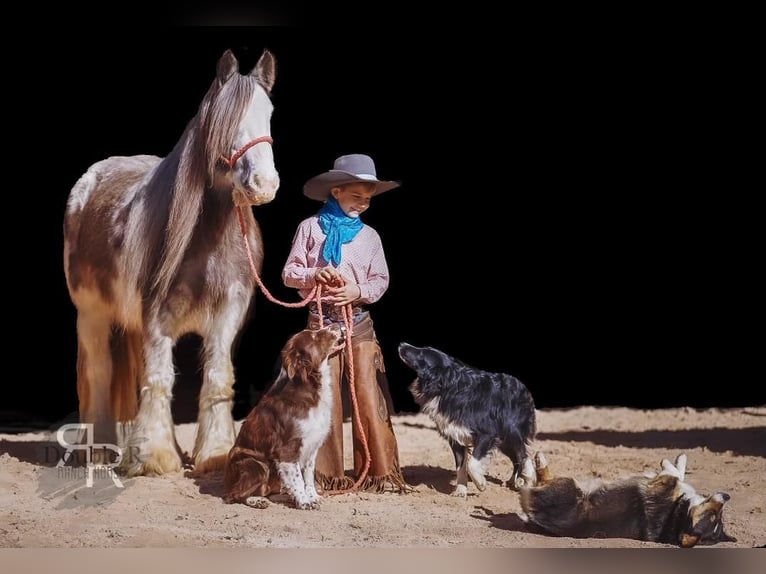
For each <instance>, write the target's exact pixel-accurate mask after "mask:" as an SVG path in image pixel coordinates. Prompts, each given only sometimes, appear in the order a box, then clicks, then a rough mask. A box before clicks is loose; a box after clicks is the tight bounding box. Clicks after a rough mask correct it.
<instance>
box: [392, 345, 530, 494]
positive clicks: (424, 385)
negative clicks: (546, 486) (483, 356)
mask: <svg viewBox="0 0 766 574" xmlns="http://www.w3.org/2000/svg"><path fill="white" fill-rule="evenodd" d="M399 357H400V358H401V359H402V361H403V362H404V363H405V364H406V365H407V366H409V367H410V368H411V369H412V370H414V371H415V373H416V374H417V378H416V379H415V381H414V382H413V383H412V384H411V385H410V386H409V389H410V392H411V393H412V395H413V397H414V398H415V402H416V403H417V404H418V405H419V406H420V410H421V412H423V413H426V414H428V415H429V416H430V417H431V420H433V421H434V422H435V423H436V428H437V429H438V430H439V433H441V435H442V436H443V437H444V438H445V439H447V442H448V443H449V445H450V447H451V448H452V453H453V455H454V457H455V466H456V469H457V480H456V486H455V490H454V491H453V492H452V495H453V496H460V497H465V496H466V494H467V491H468V477H470V478H471V480H472V481H473V483H474V484H475V485H476V488H478V489H479V490H484V489H485V487H486V484H487V481H486V478H485V476H484V475H485V472H486V466H487V463H488V459H489V456H490V455H491V454H492V453H493V451H495V449H497V450H500V452H502V453H503V454H505V455H506V456H507V457H508V458H510V459H511V461H512V462H513V467H514V470H513V475H512V476H511V478H510V480H509V481H508V482H509V485H510V486H511V488H514V489H518V488H519V487H520V486H521V485H523V484H533V483H534V480H535V470H534V465H533V464H532V461H531V459H530V457H529V446H530V444H531V442H532V441H533V440H534V437H535V433H536V430H537V427H536V418H535V403H534V400H533V399H532V395H531V393H530V392H529V390H528V389H527V387H526V386H525V385H524V384H523V383H522V382H521V381H520V380H518V379H517V378H516V377H514V376H512V375H508V374H504V373H490V372H488V371H482V370H480V369H477V368H475V367H471V366H469V365H466V364H465V363H463V362H462V361H460V360H458V359H455V358H454V357H451V356H450V355H447V354H446V353H444V352H442V351H440V350H438V349H434V348H433V347H414V346H413V345H410V344H408V343H400V344H399Z"/></svg>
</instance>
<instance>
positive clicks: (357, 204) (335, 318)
mask: <svg viewBox="0 0 766 574" xmlns="http://www.w3.org/2000/svg"><path fill="white" fill-rule="evenodd" d="M399 185H400V184H399V182H396V181H383V180H379V179H378V178H377V176H376V174H375V164H374V162H373V160H372V158H371V157H369V156H367V155H363V154H350V155H344V156H341V157H339V158H338V159H336V160H335V163H334V165H333V169H331V170H329V171H327V172H325V173H322V174H320V175H317V176H316V177H313V178H311V179H310V180H308V181H307V182H306V184H305V185H304V187H303V193H304V195H306V196H307V197H309V198H311V199H315V200H317V201H321V202H323V204H324V205H323V206H322V208H321V209H320V210H319V212H318V213H316V214H315V215H313V216H311V217H309V218H307V219H305V220H303V221H302V222H301V223H300V225H299V226H298V229H297V231H296V233H295V236H294V238H293V243H292V249H291V251H290V254H289V255H288V258H287V262H286V263H285V266H284V268H283V270H282V280H283V281H284V284H285V285H286V286H287V287H293V288H295V289H298V292H299V295H300V296H301V298H305V297H307V296H308V294H309V293H310V291H311V289H312V288H313V287H314V286H316V285H319V286H320V288H321V289H322V315H323V316H322V321H323V323H324V324H325V325H326V324H328V323H331V322H335V323H343V307H344V306H345V305H347V304H351V308H352V314H353V333H352V340H351V341H352V345H351V347H352V349H353V351H352V352H353V366H354V371H353V381H354V390H355V393H356V400H357V405H358V408H359V419H360V420H361V423H362V428H363V430H364V438H365V439H366V441H367V448H368V450H369V458H370V461H369V469H368V471H367V476H366V478H365V480H364V481H363V482H362V483H361V484H360V485H359V489H360V490H367V491H375V492H384V491H386V490H389V489H393V490H398V491H399V492H406V491H408V490H410V489H411V487H410V486H409V485H408V484H407V483H406V482H405V480H404V477H403V476H402V472H401V469H400V467H399V449H398V446H397V443H396V437H395V435H394V429H393V426H392V425H391V417H390V411H391V408H392V401H391V396H390V394H389V390H388V381H387V379H386V376H385V367H384V363H383V356H382V353H381V350H380V345H379V343H378V340H377V337H376V335H375V330H374V328H373V323H372V319H371V318H370V313H369V311H368V310H367V307H366V306H367V305H368V304H371V303H374V302H375V301H377V300H378V299H380V297H381V296H382V295H383V293H385V291H386V289H387V288H388V280H389V278H388V266H387V264H386V258H385V255H384V253H383V246H382V244H381V241H380V236H379V235H378V233H377V232H376V231H375V230H374V229H373V228H371V227H370V226H368V225H365V224H364V223H362V221H361V219H360V218H359V216H360V215H361V214H362V213H364V212H365V211H366V210H367V208H368V207H369V206H370V200H371V199H372V197H374V196H376V195H378V194H381V193H383V192H385V191H388V190H390V189H394V188H395V187H398V186H399ZM319 322H320V317H319V310H318V309H317V305H316V303H315V302H314V303H311V304H310V307H309V318H308V326H309V328H318V327H319ZM347 362H348V361H347V358H346V350H344V351H343V352H341V353H336V354H335V355H334V356H333V357H332V358H331V360H330V368H331V371H332V375H333V415H332V423H331V428H330V434H329V436H328V437H327V440H326V441H325V442H324V444H323V445H322V447H321V448H320V450H319V453H318V455H317V460H316V473H315V477H316V481H317V483H318V484H319V486H320V487H322V488H323V489H324V490H345V489H348V488H350V487H351V486H353V484H354V482H355V481H354V480H353V479H352V478H351V477H348V476H346V474H345V470H344V463H343V400H342V396H341V389H342V387H343V383H344V382H345V384H346V385H348V383H349V378H348V373H347ZM358 424H359V421H358V420H357V414H356V413H355V412H354V413H353V420H352V429H353V431H352V432H353V450H354V475H355V476H356V477H359V475H360V473H361V472H362V470H363V469H364V465H365V463H366V462H367V454H366V451H365V448H364V444H363V443H362V437H361V436H359V432H358V429H357V427H358Z"/></svg>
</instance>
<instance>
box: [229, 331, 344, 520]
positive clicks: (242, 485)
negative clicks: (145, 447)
mask: <svg viewBox="0 0 766 574" xmlns="http://www.w3.org/2000/svg"><path fill="white" fill-rule="evenodd" d="M341 343H342V333H341V330H340V328H339V327H338V326H337V325H330V326H328V327H324V328H322V329H304V330H303V331H300V332H298V333H296V334H294V335H293V336H292V337H290V339H288V341H287V343H286V344H285V346H284V347H283V348H282V352H281V359H282V367H281V370H280V373H279V375H278V376H277V378H276V379H275V380H274V382H273V383H272V385H271V386H270V387H269V389H268V390H267V391H266V393H265V394H264V395H263V396H262V397H261V399H260V400H259V401H258V404H256V405H255V407H253V409H252V411H250V414H249V415H248V416H247V418H246V419H245V420H244V421H243V423H242V427H241V428H240V430H239V434H238V435H237V440H236V442H235V443H234V446H233V447H232V449H231V451H230V452H229V455H228V458H227V461H226V467H225V469H224V489H225V494H224V500H225V501H226V502H229V503H234V502H242V503H244V504H247V505H248V506H252V507H254V508H265V507H266V506H268V499H267V497H268V496H269V495H271V494H277V493H279V492H280V491H284V492H286V493H287V494H288V495H289V496H290V498H291V499H292V501H293V502H294V504H295V506H296V507H297V508H300V509H314V508H318V506H319V501H320V496H319V494H318V493H317V491H316V486H315V484H314V467H315V463H316V456H317V452H318V451H319V447H320V446H322V443H323V442H324V441H325V438H327V435H328V433H329V431H330V418H331V414H332V402H333V397H332V392H331V382H330V368H329V365H328V362H327V359H328V358H329V357H330V355H332V354H333V353H334V352H336V351H337V350H338V349H339V348H340V345H341Z"/></svg>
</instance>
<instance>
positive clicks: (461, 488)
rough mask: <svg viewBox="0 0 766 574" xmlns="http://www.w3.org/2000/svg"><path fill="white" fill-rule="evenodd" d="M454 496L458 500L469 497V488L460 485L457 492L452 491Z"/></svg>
mask: <svg viewBox="0 0 766 574" xmlns="http://www.w3.org/2000/svg"><path fill="white" fill-rule="evenodd" d="M452 496H456V497H457V498H465V497H466V496H468V487H467V486H466V485H465V484H458V485H457V486H456V487H455V490H453V491H452Z"/></svg>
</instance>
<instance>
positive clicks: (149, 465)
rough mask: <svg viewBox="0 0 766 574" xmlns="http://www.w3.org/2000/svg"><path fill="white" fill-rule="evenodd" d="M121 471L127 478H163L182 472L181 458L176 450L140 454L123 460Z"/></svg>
mask: <svg viewBox="0 0 766 574" xmlns="http://www.w3.org/2000/svg"><path fill="white" fill-rule="evenodd" d="M120 470H121V471H122V472H124V474H125V475H126V476H129V477H132V476H161V475H163V474H170V473H175V472H180V471H181V457H180V456H178V453H177V452H176V451H175V450H156V451H154V452H151V453H147V454H142V453H138V454H135V455H133V456H132V457H130V458H125V459H123V464H121V465H120Z"/></svg>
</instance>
